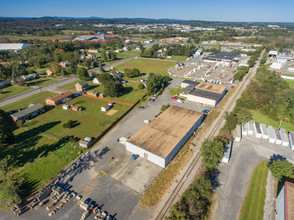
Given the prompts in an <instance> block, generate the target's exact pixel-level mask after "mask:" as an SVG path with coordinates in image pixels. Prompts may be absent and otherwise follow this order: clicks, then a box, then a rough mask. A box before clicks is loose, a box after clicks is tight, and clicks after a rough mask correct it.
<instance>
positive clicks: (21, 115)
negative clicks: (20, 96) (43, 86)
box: [11, 103, 45, 121]
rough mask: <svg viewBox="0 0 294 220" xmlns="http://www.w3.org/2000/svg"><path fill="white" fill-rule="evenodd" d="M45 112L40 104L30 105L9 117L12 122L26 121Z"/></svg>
mask: <svg viewBox="0 0 294 220" xmlns="http://www.w3.org/2000/svg"><path fill="white" fill-rule="evenodd" d="M44 111H45V109H44V106H43V105H42V104H40V103H37V104H30V105H29V106H28V107H27V108H26V109H23V110H21V111H18V112H16V113H14V114H12V115H11V117H12V119H13V121H19V120H22V121H26V120H29V119H31V118H34V117H36V116H38V115H40V114H42V113H43V112H44Z"/></svg>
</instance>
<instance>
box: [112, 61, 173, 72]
mask: <svg viewBox="0 0 294 220" xmlns="http://www.w3.org/2000/svg"><path fill="white" fill-rule="evenodd" d="M175 65H176V63H175V62H170V61H164V60H152V59H131V60H129V61H127V62H124V63H122V64H119V65H117V66H115V68H116V69H117V70H119V71H123V70H124V69H125V68H129V69H133V68H138V69H139V70H140V72H141V73H146V74H149V73H156V74H161V75H169V74H168V72H167V70H168V69H169V68H171V67H173V66H175Z"/></svg>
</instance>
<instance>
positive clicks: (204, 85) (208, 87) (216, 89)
mask: <svg viewBox="0 0 294 220" xmlns="http://www.w3.org/2000/svg"><path fill="white" fill-rule="evenodd" d="M196 88H197V89H203V90H208V91H211V92H217V93H223V92H224V91H225V90H226V87H224V86H218V85H214V84H209V83H200V84H199V85H198V86H196Z"/></svg>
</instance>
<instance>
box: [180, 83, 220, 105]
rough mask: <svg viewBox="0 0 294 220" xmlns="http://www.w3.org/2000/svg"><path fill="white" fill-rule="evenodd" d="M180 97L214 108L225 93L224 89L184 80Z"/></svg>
mask: <svg viewBox="0 0 294 220" xmlns="http://www.w3.org/2000/svg"><path fill="white" fill-rule="evenodd" d="M181 87H182V88H183V90H182V92H181V94H180V95H181V96H184V97H186V98H187V100H189V101H193V102H199V103H202V104H205V105H211V106H216V105H217V103H219V101H220V100H221V99H222V97H223V96H224V95H225V93H226V87H224V86H219V85H215V84H209V83H203V82H197V81H191V80H184V81H183V82H182V83H181Z"/></svg>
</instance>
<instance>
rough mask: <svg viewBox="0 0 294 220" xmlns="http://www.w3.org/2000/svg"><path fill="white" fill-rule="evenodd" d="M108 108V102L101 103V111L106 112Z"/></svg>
mask: <svg viewBox="0 0 294 220" xmlns="http://www.w3.org/2000/svg"><path fill="white" fill-rule="evenodd" d="M109 109H110V106H109V105H108V104H106V105H103V106H102V107H101V111H103V112H106V111H108V110H109Z"/></svg>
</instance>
